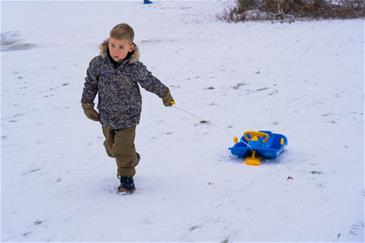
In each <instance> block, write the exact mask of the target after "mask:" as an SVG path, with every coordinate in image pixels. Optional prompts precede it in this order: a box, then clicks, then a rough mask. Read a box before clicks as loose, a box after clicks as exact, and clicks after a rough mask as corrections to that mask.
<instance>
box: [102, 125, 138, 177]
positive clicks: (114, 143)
mask: <svg viewBox="0 0 365 243" xmlns="http://www.w3.org/2000/svg"><path fill="white" fill-rule="evenodd" d="M102 128H103V134H104V137H105V141H104V146H105V150H106V153H107V154H108V155H109V156H110V157H112V158H115V159H116V162H117V167H118V172H117V173H118V176H127V177H133V176H134V175H135V174H136V170H135V167H136V165H137V163H138V162H137V156H136V148H135V146H134V138H135V136H136V127H130V128H126V129H120V130H112V129H110V128H107V127H104V126H103V127H102Z"/></svg>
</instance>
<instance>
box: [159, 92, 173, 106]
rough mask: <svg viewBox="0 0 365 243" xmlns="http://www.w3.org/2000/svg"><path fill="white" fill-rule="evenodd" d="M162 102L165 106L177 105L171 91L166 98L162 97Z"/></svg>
mask: <svg viewBox="0 0 365 243" xmlns="http://www.w3.org/2000/svg"><path fill="white" fill-rule="evenodd" d="M162 102H163V104H164V105H165V106H172V105H173V104H175V101H174V98H172V96H171V93H170V90H167V92H166V94H165V96H164V97H162Z"/></svg>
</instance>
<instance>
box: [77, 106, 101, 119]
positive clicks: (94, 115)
mask: <svg viewBox="0 0 365 243" xmlns="http://www.w3.org/2000/svg"><path fill="white" fill-rule="evenodd" d="M81 106H82V109H84V113H85V115H86V116H87V117H88V118H89V119H91V120H93V121H99V120H100V116H99V113H98V112H97V111H96V110H95V109H94V103H82V104H81Z"/></svg>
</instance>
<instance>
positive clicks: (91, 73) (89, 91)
mask: <svg viewBox="0 0 365 243" xmlns="http://www.w3.org/2000/svg"><path fill="white" fill-rule="evenodd" d="M94 61H95V59H93V60H91V62H90V64H89V67H88V69H87V71H86V77H85V83H84V89H83V92H82V97H81V103H93V102H94V99H95V96H96V94H97V93H98V80H99V77H98V75H97V74H96V73H95V64H94V63H95V62H94Z"/></svg>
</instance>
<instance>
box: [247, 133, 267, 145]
mask: <svg viewBox="0 0 365 243" xmlns="http://www.w3.org/2000/svg"><path fill="white" fill-rule="evenodd" d="M243 136H244V137H245V139H246V141H251V139H253V138H254V137H255V136H256V137H259V138H261V139H262V142H263V143H266V142H267V140H268V139H269V135H268V134H266V133H264V132H258V131H247V132H245V133H244V134H243Z"/></svg>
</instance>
